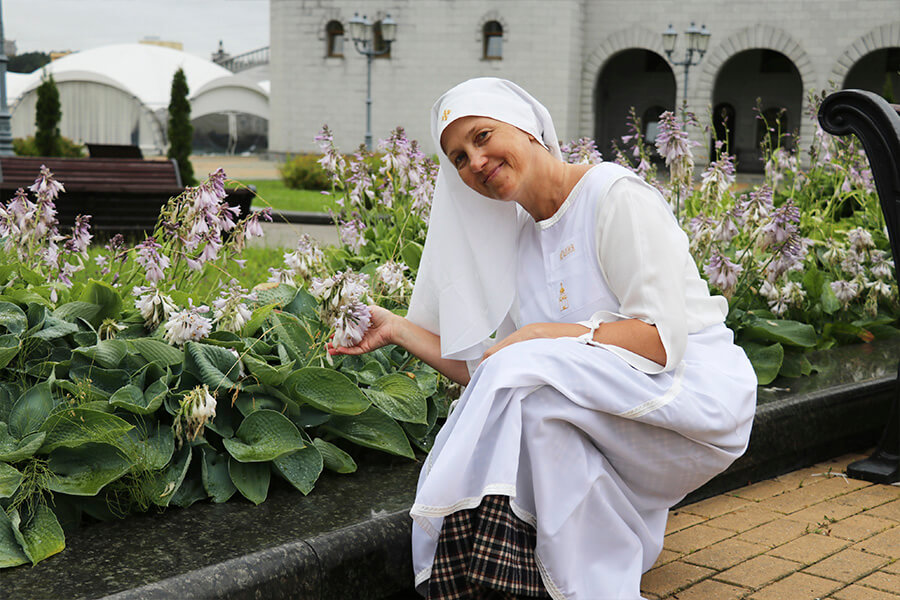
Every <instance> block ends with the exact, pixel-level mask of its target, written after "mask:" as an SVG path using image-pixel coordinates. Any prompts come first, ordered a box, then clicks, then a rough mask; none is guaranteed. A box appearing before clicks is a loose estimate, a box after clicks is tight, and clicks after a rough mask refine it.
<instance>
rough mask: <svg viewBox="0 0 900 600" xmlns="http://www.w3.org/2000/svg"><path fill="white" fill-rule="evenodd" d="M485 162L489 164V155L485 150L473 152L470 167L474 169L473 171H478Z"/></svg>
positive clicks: (470, 157)
mask: <svg viewBox="0 0 900 600" xmlns="http://www.w3.org/2000/svg"><path fill="white" fill-rule="evenodd" d="M485 164H487V157H486V156H485V155H484V153H483V152H478V151H475V152H471V153H470V156H469V168H470V169H472V172H473V173H478V172H479V171H481V170H482V169H483V168H484V166H485Z"/></svg>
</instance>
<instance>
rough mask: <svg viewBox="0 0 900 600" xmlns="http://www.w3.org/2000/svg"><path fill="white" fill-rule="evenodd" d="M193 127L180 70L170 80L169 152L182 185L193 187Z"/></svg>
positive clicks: (185, 82)
mask: <svg viewBox="0 0 900 600" xmlns="http://www.w3.org/2000/svg"><path fill="white" fill-rule="evenodd" d="M193 135H194V127H193V126H192V125H191V105H190V103H189V102H188V84H187V78H186V77H185V75H184V71H183V70H182V69H178V70H177V71H175V77H173V78H172V96H171V99H170V100H169V152H168V157H169V158H174V159H175V160H176V162H177V163H178V170H179V171H180V172H181V182H182V183H183V184H184V185H195V184H196V181H195V180H194V167H193V166H192V165H191V161H190V156H191V139H192V137H193Z"/></svg>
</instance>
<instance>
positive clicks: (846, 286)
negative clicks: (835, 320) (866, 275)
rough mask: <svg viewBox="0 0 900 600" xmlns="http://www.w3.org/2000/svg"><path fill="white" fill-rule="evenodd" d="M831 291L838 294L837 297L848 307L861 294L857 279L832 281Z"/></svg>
mask: <svg viewBox="0 0 900 600" xmlns="http://www.w3.org/2000/svg"><path fill="white" fill-rule="evenodd" d="M831 291H833V292H834V295H835V296H837V299H838V300H840V301H841V303H842V304H843V305H844V306H845V307H846V306H847V305H848V304H849V303H850V301H851V300H853V299H854V298H856V297H857V296H858V295H859V284H858V283H856V282H855V281H844V280H842V279H841V280H838V281H832V282H831Z"/></svg>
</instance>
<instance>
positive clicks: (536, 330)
mask: <svg viewBox="0 0 900 600" xmlns="http://www.w3.org/2000/svg"><path fill="white" fill-rule="evenodd" d="M587 331H588V328H587V327H584V326H583V325H578V324H577V323H531V324H529V325H525V326H524V327H522V328H521V329H518V330H516V331H515V332H513V333H511V334H509V335H508V336H506V337H505V338H503V339H502V340H500V341H499V342H497V343H496V344H494V345H493V346H491V347H490V348H488V349H487V351H486V352H485V353H484V354H483V355H482V357H481V360H487V359H488V358H490V357H491V356H493V355H494V354H496V353H497V352H499V351H500V350H502V349H504V348H506V347H507V346H511V345H512V344H515V343H516V342H524V341H525V340H534V339H538V338H558V337H577V336H579V335H581V334H583V333H586V332H587Z"/></svg>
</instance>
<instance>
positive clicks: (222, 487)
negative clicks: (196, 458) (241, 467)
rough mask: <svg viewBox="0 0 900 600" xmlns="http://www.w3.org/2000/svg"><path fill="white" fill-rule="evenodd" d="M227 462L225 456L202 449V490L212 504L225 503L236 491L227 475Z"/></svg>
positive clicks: (205, 448) (207, 448) (210, 449)
mask: <svg viewBox="0 0 900 600" xmlns="http://www.w3.org/2000/svg"><path fill="white" fill-rule="evenodd" d="M228 461H229V457H228V455H227V454H219V453H218V452H216V451H215V450H213V449H212V448H210V447H208V446H207V447H204V448H203V463H202V468H203V474H202V478H203V489H205V490H206V493H207V494H209V495H210V497H211V498H212V499H213V502H227V501H228V499H229V498H231V497H232V496H233V495H234V492H235V491H237V488H236V487H234V482H233V481H231V475H229V474H228Z"/></svg>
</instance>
